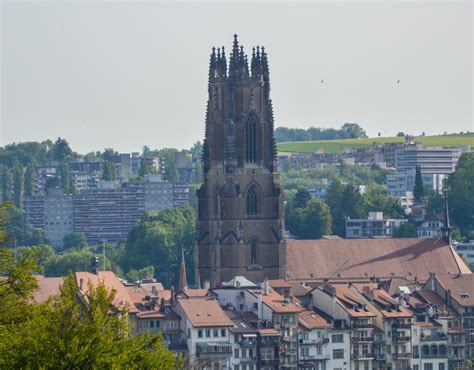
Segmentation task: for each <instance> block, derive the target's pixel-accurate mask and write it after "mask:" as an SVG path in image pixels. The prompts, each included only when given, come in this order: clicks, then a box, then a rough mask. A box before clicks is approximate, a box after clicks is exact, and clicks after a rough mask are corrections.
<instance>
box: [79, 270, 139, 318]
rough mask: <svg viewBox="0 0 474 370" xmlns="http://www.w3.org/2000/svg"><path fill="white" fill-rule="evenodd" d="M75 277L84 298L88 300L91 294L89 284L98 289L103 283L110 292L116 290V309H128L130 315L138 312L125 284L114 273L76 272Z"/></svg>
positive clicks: (114, 302) (114, 303)
mask: <svg viewBox="0 0 474 370" xmlns="http://www.w3.org/2000/svg"><path fill="white" fill-rule="evenodd" d="M74 277H75V280H76V284H77V286H78V287H79V290H80V292H81V293H82V295H83V296H84V297H86V298H87V296H88V294H89V286H88V284H89V282H91V283H92V287H93V288H97V286H98V285H99V284H100V283H101V282H102V283H104V285H105V286H106V288H107V290H108V291H112V289H113V290H115V298H114V300H113V302H112V304H113V305H114V307H115V308H117V309H120V310H122V309H124V308H128V310H129V312H130V313H137V312H138V309H137V308H136V307H135V304H134V303H135V302H134V300H133V299H132V298H131V297H130V294H129V293H128V290H127V288H125V286H124V285H123V283H122V282H121V281H120V280H119V278H118V277H117V276H116V275H115V274H114V273H113V272H112V271H99V272H98V274H93V273H90V272H84V271H80V272H75V273H74ZM81 285H82V289H81Z"/></svg>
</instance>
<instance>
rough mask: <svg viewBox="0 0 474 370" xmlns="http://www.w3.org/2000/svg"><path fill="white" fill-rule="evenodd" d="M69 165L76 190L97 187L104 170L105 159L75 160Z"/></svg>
mask: <svg viewBox="0 0 474 370" xmlns="http://www.w3.org/2000/svg"><path fill="white" fill-rule="evenodd" d="M68 167H69V176H70V180H71V182H72V184H73V186H74V188H75V189H76V191H81V190H85V189H93V188H97V186H98V183H99V181H100V179H101V178H102V174H103V172H104V162H103V161H84V160H74V161H71V162H69V163H68Z"/></svg>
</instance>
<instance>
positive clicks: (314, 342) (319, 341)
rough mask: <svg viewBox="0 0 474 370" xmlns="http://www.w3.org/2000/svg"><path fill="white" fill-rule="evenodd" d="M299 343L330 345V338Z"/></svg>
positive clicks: (303, 340) (301, 340)
mask: <svg viewBox="0 0 474 370" xmlns="http://www.w3.org/2000/svg"><path fill="white" fill-rule="evenodd" d="M299 343H300V345H310V344H327V343H329V338H318V339H300V340H299Z"/></svg>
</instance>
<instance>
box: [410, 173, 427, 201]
mask: <svg viewBox="0 0 474 370" xmlns="http://www.w3.org/2000/svg"><path fill="white" fill-rule="evenodd" d="M424 190H425V189H424V186H423V179H422V177H421V167H420V166H416V173H415V187H414V188H413V198H414V199H415V202H421V201H422V200H423V197H424V195H425V194H424V193H425V191H424Z"/></svg>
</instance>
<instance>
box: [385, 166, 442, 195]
mask: <svg viewBox="0 0 474 370" xmlns="http://www.w3.org/2000/svg"><path fill="white" fill-rule="evenodd" d="M415 172H416V170H415V169H409V170H406V171H404V172H396V173H395V174H390V175H387V195H389V196H393V197H397V198H400V197H403V196H406V193H407V192H413V189H414V187H415V177H416V173H415ZM447 176H448V174H445V173H422V174H421V179H422V180H423V185H424V186H425V187H428V188H431V189H433V191H435V192H436V193H438V194H440V193H441V191H442V189H443V181H444V180H445V179H446V178H447Z"/></svg>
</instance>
